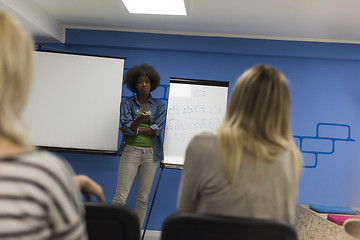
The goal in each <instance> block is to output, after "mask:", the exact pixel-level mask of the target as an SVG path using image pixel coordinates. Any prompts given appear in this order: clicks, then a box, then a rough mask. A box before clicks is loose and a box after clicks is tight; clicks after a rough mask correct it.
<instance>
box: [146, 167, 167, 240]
mask: <svg viewBox="0 0 360 240" xmlns="http://www.w3.org/2000/svg"><path fill="white" fill-rule="evenodd" d="M160 168H161V172H160V176H159V180H158V182H157V184H156V189H155V193H154V197H153V199H152V202H151V207H150V210H149V214H148V216H147V219H146V223H145V227H144V231H143V234H142V237H141V240H144V237H145V232H146V228H147V225H148V223H149V219H150V214H151V210H152V208H153V205H154V201H155V197H156V193H157V191H158V188H159V184H160V179H161V176H162V173H163V170H164V166H163V165H162V164H161V163H160Z"/></svg>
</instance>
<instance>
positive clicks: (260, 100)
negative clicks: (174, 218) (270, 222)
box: [178, 65, 302, 224]
mask: <svg viewBox="0 0 360 240" xmlns="http://www.w3.org/2000/svg"><path fill="white" fill-rule="evenodd" d="M289 118H290V96H289V90H288V85H287V80H286V78H285V77H284V76H283V75H282V74H281V73H280V72H279V71H278V70H276V69H275V68H273V67H269V66H265V65H259V66H255V67H253V68H251V69H249V70H247V71H246V72H245V73H243V74H242V75H241V76H240V78H239V79H238V80H237V82H236V84H235V87H234V89H233V91H232V95H231V99H230V101H229V106H228V109H227V112H226V116H225V119H224V122H223V123H222V125H221V126H220V128H219V129H218V130H217V133H216V134H215V133H210V132H204V133H201V134H199V135H197V136H195V137H194V138H193V139H192V141H191V142H190V144H189V146H188V149H187V152H186V157H185V163H184V170H183V175H182V179H181V184H180V191H179V198H178V211H179V212H192V213H196V212H199V211H200V209H201V208H202V210H203V213H205V214H213V215H226V216H234V217H246V218H261V219H276V220H281V221H285V222H287V223H290V224H293V223H294V222H295V209H296V200H297V190H298V179H299V175H300V172H301V169H302V157H301V154H300V152H299V150H298V149H297V147H296V145H295V143H294V140H293V136H292V132H291V129H290V122H289Z"/></svg>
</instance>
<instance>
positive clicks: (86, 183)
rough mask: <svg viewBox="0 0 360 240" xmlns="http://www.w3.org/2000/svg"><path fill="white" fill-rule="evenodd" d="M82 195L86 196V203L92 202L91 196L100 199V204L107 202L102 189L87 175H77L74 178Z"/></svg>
mask: <svg viewBox="0 0 360 240" xmlns="http://www.w3.org/2000/svg"><path fill="white" fill-rule="evenodd" d="M74 180H75V182H76V184H77V185H78V187H79V189H80V191H81V193H82V194H83V195H84V196H85V199H86V201H91V195H94V196H96V197H97V198H98V200H99V202H105V196H104V193H103V190H102V187H101V186H100V185H99V184H97V183H96V182H95V181H93V180H92V179H91V178H89V177H88V176H85V175H76V176H75V177H74Z"/></svg>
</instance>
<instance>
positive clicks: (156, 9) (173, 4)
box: [122, 0, 186, 15]
mask: <svg viewBox="0 0 360 240" xmlns="http://www.w3.org/2000/svg"><path fill="white" fill-rule="evenodd" d="M122 1H123V3H124V4H125V6H126V8H127V10H128V11H129V13H138V14H161V15H186V9H185V3H184V0H122Z"/></svg>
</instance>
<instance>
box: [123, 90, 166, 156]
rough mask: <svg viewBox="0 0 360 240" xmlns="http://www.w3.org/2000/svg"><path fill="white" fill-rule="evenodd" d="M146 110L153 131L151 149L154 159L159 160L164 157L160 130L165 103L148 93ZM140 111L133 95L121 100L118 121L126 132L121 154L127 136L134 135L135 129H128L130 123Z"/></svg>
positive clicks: (163, 118)
mask: <svg viewBox="0 0 360 240" xmlns="http://www.w3.org/2000/svg"><path fill="white" fill-rule="evenodd" d="M146 106H147V110H148V111H150V113H151V115H150V128H151V129H152V130H154V131H155V134H154V135H153V136H152V139H153V149H154V160H155V161H161V160H163V159H164V149H163V140H162V132H163V130H164V126H165V113H166V109H165V104H164V103H163V102H162V101H161V100H157V99H155V98H153V97H152V96H151V94H150V97H149V99H148V100H147V102H146ZM139 111H140V104H139V102H138V100H137V98H136V95H135V96H132V97H130V98H127V99H125V100H122V101H121V105H120V122H121V128H122V129H123V130H124V131H125V132H126V133H127V135H123V138H122V141H121V144H120V147H119V152H118V154H119V155H121V153H122V151H123V150H124V148H125V146H126V143H127V140H128V138H129V136H135V135H136V131H132V130H131V129H130V125H131V123H132V122H133V121H134V120H135V119H136V118H137V117H138V114H139Z"/></svg>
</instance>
